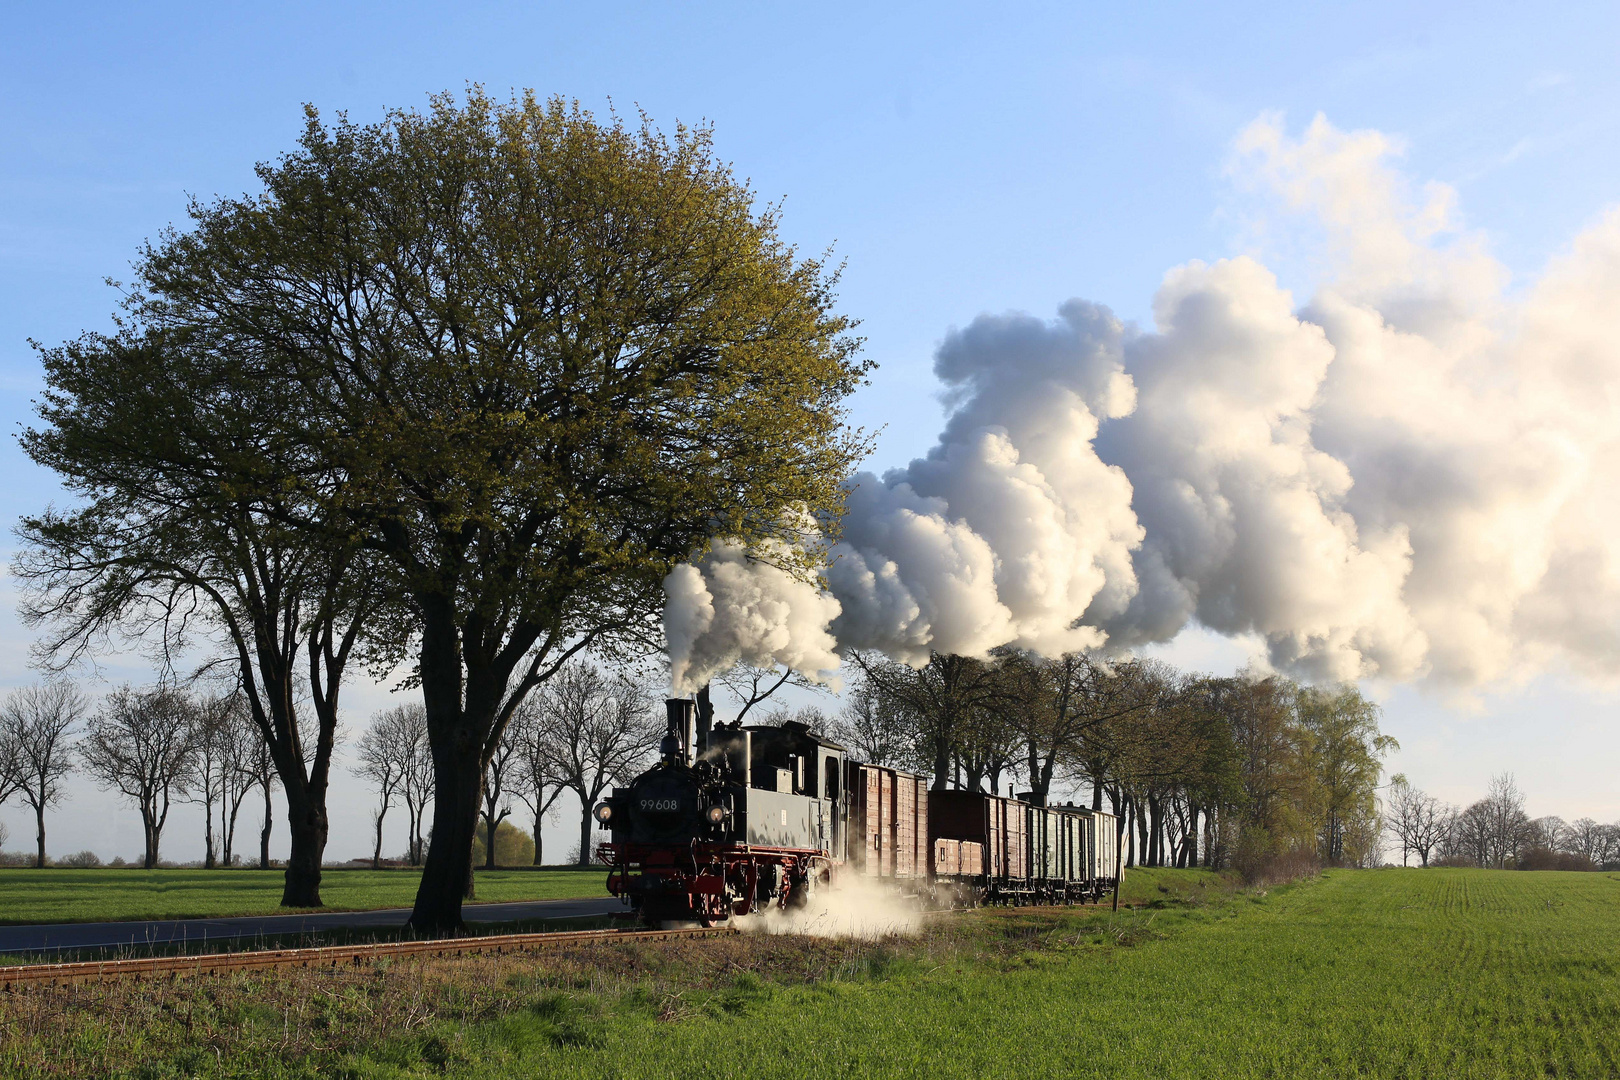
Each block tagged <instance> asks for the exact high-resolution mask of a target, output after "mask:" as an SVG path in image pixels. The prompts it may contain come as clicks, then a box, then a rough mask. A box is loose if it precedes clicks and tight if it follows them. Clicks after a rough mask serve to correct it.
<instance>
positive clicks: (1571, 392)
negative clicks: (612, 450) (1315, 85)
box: [665, 116, 1620, 686]
mask: <svg viewBox="0 0 1620 1080" xmlns="http://www.w3.org/2000/svg"><path fill="white" fill-rule="evenodd" d="M1396 149H1397V148H1396V147H1395V146H1394V145H1393V143H1392V142H1391V140H1389V139H1387V138H1386V137H1384V136H1382V135H1380V134H1378V133H1376V132H1354V133H1346V132H1342V131H1339V130H1337V129H1335V128H1334V127H1333V126H1332V125H1330V124H1328V123H1327V122H1326V121H1325V120H1324V119H1322V118H1321V117H1318V118H1317V119H1316V120H1315V121H1314V122H1313V123H1311V124H1310V125H1309V127H1308V128H1307V129H1306V130H1305V131H1304V132H1303V134H1302V135H1300V136H1299V137H1297V138H1294V137H1290V136H1289V135H1288V134H1287V133H1286V132H1285V130H1284V128H1283V125H1282V123H1281V120H1280V118H1277V117H1273V116H1264V117H1261V118H1260V119H1259V120H1257V121H1255V122H1254V123H1253V124H1251V125H1250V126H1249V127H1248V128H1247V129H1245V131H1244V132H1243V133H1242V134H1241V135H1240V136H1239V138H1238V140H1237V143H1236V147H1235V154H1234V165H1233V173H1234V177H1235V178H1236V179H1237V181H1238V182H1239V183H1240V185H1242V186H1244V187H1247V188H1250V189H1253V190H1254V191H1256V192H1258V193H1259V194H1260V195H1261V196H1262V197H1263V198H1265V199H1266V200H1267V202H1268V204H1269V206H1270V207H1271V215H1272V216H1273V217H1279V216H1280V217H1285V218H1291V219H1294V220H1302V221H1304V222H1305V223H1306V224H1307V225H1308V226H1309V229H1310V231H1311V233H1312V235H1313V236H1314V237H1315V238H1316V241H1317V242H1316V243H1315V244H1314V246H1315V247H1316V248H1317V249H1319V251H1318V253H1319V255H1320V257H1321V259H1322V261H1324V262H1325V264H1326V265H1327V266H1328V267H1329V270H1328V271H1327V272H1326V274H1325V275H1324V284H1323V285H1322V286H1321V287H1320V288H1319V290H1318V292H1317V293H1316V295H1315V296H1313V297H1312V298H1311V299H1310V301H1309V302H1308V303H1306V304H1304V305H1303V306H1300V305H1299V304H1298V303H1296V300H1295V298H1294V297H1293V296H1292V295H1290V294H1289V293H1288V292H1287V291H1286V290H1284V289H1282V288H1280V287H1279V285H1278V283H1277V280H1276V278H1275V276H1274V275H1273V274H1272V273H1271V272H1270V271H1269V270H1268V269H1266V267H1264V266H1263V265H1261V264H1260V263H1259V262H1257V261H1255V260H1254V259H1252V258H1247V257H1242V258H1234V259H1229V260H1223V261H1221V262H1218V263H1215V264H1214V265H1204V264H1201V263H1189V264H1188V265H1185V266H1182V267H1178V268H1176V269H1174V270H1172V271H1170V272H1169V273H1168V274H1167V275H1166V276H1165V279H1164V282H1163V284H1162V285H1161V287H1160V289H1159V292H1158V295H1157V296H1156V297H1155V300H1154V304H1153V313H1154V325H1153V327H1152V329H1151V330H1139V329H1136V328H1134V327H1130V326H1126V325H1124V324H1122V323H1121V322H1120V321H1119V320H1117V319H1116V318H1114V317H1113V315H1111V314H1110V313H1109V312H1108V310H1107V309H1105V308H1102V307H1099V306H1097V305H1094V304H1090V303H1087V302H1085V301H1081V300H1071V301H1069V302H1068V303H1066V304H1064V305H1063V306H1062V307H1061V308H1060V309H1059V312H1058V318H1057V319H1056V320H1054V321H1051V322H1047V321H1043V320H1040V319H1036V318H1033V317H1031V316H1027V315H1002V316H983V317H980V318H978V319H976V320H974V321H973V322H972V323H971V324H969V325H968V326H967V327H966V328H965V329H963V330H960V331H955V332H953V333H951V334H950V335H949V336H948V337H947V339H946V341H945V343H944V344H943V345H942V346H941V348H940V350H939V353H938V355H937V358H936V362H935V371H936V373H937V374H938V376H939V377H940V379H941V381H942V382H943V384H944V386H945V388H946V398H947V403H948V405H949V406H950V407H951V410H952V411H951V414H950V417H949V419H948V421H947V422H946V425H945V429H944V431H943V433H942V434H941V436H940V439H939V442H938V444H937V445H936V446H935V447H934V448H933V449H932V450H931V451H929V453H928V454H927V456H926V457H923V458H920V459H918V460H915V461H913V462H912V463H911V464H910V465H908V466H907V467H906V468H904V469H897V470H894V471H891V472H889V473H888V474H886V475H884V476H883V477H882V478H881V479H880V478H878V477H876V476H873V475H871V474H866V473H863V474H861V475H859V476H857V477H856V478H855V479H854V480H853V481H852V486H851V490H850V496H849V507H848V512H847V514H846V517H845V519H844V521H843V535H842V538H841V540H840V541H839V542H838V543H837V544H835V545H833V547H832V549H831V551H830V552H829V554H830V556H831V561H830V565H829V568H828V570H827V572H826V574H825V580H824V581H823V582H822V583H821V584H822V586H823V588H822V589H820V590H818V589H817V588H814V587H812V586H809V585H806V584H804V583H802V582H798V581H794V580H792V579H791V578H789V577H788V575H786V574H784V573H782V572H781V571H779V570H775V569H774V568H772V567H770V566H768V565H767V564H764V563H752V562H750V561H749V560H747V559H746V558H745V557H744V555H743V553H742V552H741V551H739V550H736V549H735V548H724V547H722V548H718V549H717V550H716V553H715V554H714V555H711V556H710V557H709V558H708V559H707V560H706V561H704V562H703V563H701V564H699V566H698V567H690V566H687V567H681V568H680V569H678V570H677V571H676V573H675V574H672V575H671V577H670V579H669V582H668V589H669V594H670V605H669V609H668V610H667V612H666V619H665V622H666V628H667V629H668V630H669V631H670V641H671V648H672V651H673V653H674V655H675V658H676V664H677V672H678V674H677V681H678V682H680V681H681V680H683V679H684V680H687V681H688V682H696V681H701V678H703V677H707V676H708V675H711V674H713V673H715V672H716V671H718V670H721V669H722V665H724V664H726V663H728V662H735V660H736V659H739V658H741V659H752V660H753V661H754V662H758V660H760V659H766V658H770V659H775V660H777V661H780V662H783V663H789V664H790V665H791V666H795V667H798V668H799V669H800V670H803V671H806V673H807V674H812V675H815V674H816V673H818V672H819V673H823V674H824V673H826V672H828V671H830V670H831V669H832V668H833V667H834V666H836V657H835V656H834V654H833V649H834V643H835V642H836V646H837V648H839V649H848V648H865V649H878V650H881V651H884V652H886V653H888V654H889V655H892V656H894V657H896V658H898V659H901V660H904V661H907V662H911V663H921V662H922V661H924V660H925V659H926V658H927V656H928V653H929V652H930V651H931V650H937V651H941V652H957V653H964V654H970V655H982V654H983V653H985V652H987V651H988V650H990V649H992V648H994V647H996V646H998V645H1003V644H1009V643H1011V644H1015V645H1018V646H1020V647H1024V648H1028V649H1031V650H1033V651H1036V652H1039V653H1043V654H1047V655H1053V654H1057V653H1061V652H1064V651H1067V650H1071V649H1077V648H1095V647H1108V648H1114V649H1129V648H1133V647H1137V646H1140V645H1143V644H1147V643H1150V642H1155V641H1164V640H1168V639H1169V638H1171V637H1173V636H1175V634H1177V633H1178V632H1180V631H1181V630H1182V629H1183V628H1184V627H1186V626H1187V625H1189V624H1190V623H1193V622H1196V623H1198V624H1201V625H1203V626H1205V627H1208V628H1210V629H1212V630H1215V631H1218V632H1220V633H1224V634H1234V635H1236V634H1253V635H1258V636H1259V637H1261V638H1263V639H1264V641H1265V642H1266V647H1267V650H1268V653H1269V658H1270V660H1271V662H1272V663H1273V664H1275V665H1276V666H1278V667H1280V668H1283V669H1285V670H1290V671H1294V672H1297V673H1299V674H1302V675H1304V676H1306V677H1309V678H1319V679H1347V678H1362V677H1373V676H1376V677H1383V678H1391V679H1403V680H1405V679H1415V678H1425V677H1427V678H1433V679H1435V680H1436V681H1438V682H1442V683H1445V684H1448V685H1454V686H1469V685H1476V684H1479V683H1483V682H1489V681H1493V680H1500V679H1513V678H1521V677H1524V676H1526V675H1529V674H1531V673H1534V672H1535V671H1538V670H1542V669H1544V668H1546V667H1547V666H1549V665H1553V664H1571V665H1574V666H1576V667H1578V668H1580V669H1582V670H1584V671H1585V672H1587V673H1589V674H1591V675H1594V676H1597V677H1612V676H1614V675H1616V674H1620V500H1617V499H1616V496H1615V493H1616V491H1617V490H1620V335H1617V333H1616V331H1617V326H1616V316H1615V315H1614V312H1616V311H1620V211H1616V212H1611V213H1610V214H1608V215H1607V216H1605V217H1604V218H1602V219H1601V220H1600V221H1598V222H1597V223H1596V224H1594V225H1593V226H1592V227H1590V228H1589V229H1587V230H1586V231H1585V232H1583V233H1582V234H1581V235H1580V236H1579V237H1578V238H1577V239H1576V240H1575V242H1574V244H1573V245H1572V247H1571V249H1570V250H1569V251H1568V252H1567V253H1565V254H1564V255H1562V256H1560V257H1559V258H1558V259H1556V260H1554V261H1553V263H1552V264H1551V265H1549V266H1548V267H1547V269H1546V270H1545V272H1544V273H1543V274H1542V275H1541V277H1540V279H1539V280H1538V281H1537V282H1536V283H1535V284H1534V285H1533V287H1531V288H1529V289H1528V290H1525V291H1523V292H1522V293H1520V294H1517V295H1510V294H1509V293H1507V292H1506V288H1507V283H1508V274H1507V273H1506V271H1505V270H1504V269H1503V268H1502V267H1501V266H1500V265H1499V264H1498V263H1497V262H1495V261H1494V260H1493V259H1492V258H1490V256H1489V255H1488V254H1487V253H1486V250H1485V246H1484V244H1483V242H1482V241H1481V239H1480V238H1479V237H1478V236H1476V235H1473V234H1470V233H1468V232H1465V231H1463V230H1460V229H1459V228H1458V227H1457V225H1456V222H1455V211H1454V209H1453V205H1454V198H1453V193H1452V192H1451V191H1450V189H1449V188H1445V187H1443V186H1440V185H1430V186H1429V187H1427V188H1425V189H1423V190H1422V191H1421V192H1416V193H1414V192H1412V191H1411V190H1410V188H1409V185H1407V184H1406V183H1405V182H1404V181H1403V179H1402V177H1401V176H1400V174H1399V173H1398V172H1397V171H1395V170H1394V169H1393V168H1392V166H1391V165H1390V159H1391V157H1392V156H1393V155H1394V154H1395V151H1396ZM773 574H774V575H776V576H774V577H773V576H772V575H773ZM829 635H830V636H829ZM789 657H795V658H797V659H796V660H790V659H789Z"/></svg>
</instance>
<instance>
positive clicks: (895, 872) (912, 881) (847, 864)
mask: <svg viewBox="0 0 1620 1080" xmlns="http://www.w3.org/2000/svg"><path fill="white" fill-rule="evenodd" d="M847 768H848V777H847V782H846V784H845V790H846V791H848V792H849V827H848V828H847V829H846V830H845V832H844V836H845V839H846V844H847V847H846V850H845V852H844V872H845V873H848V874H854V875H857V876H860V877H867V878H876V879H881V880H890V881H895V882H897V883H900V884H901V885H902V886H904V887H905V891H907V892H912V891H916V889H917V888H918V887H919V886H921V885H922V884H924V883H925V882H926V880H927V877H928V869H929V857H928V856H929V852H928V778H927V777H924V776H918V775H917V774H915V773H908V772H903V771H901V770H899V769H890V768H886V767H884V766H881V765H867V764H863V763H861V762H850V763H849V765H848V766H847Z"/></svg>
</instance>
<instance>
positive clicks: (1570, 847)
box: [1386, 773, 1620, 870]
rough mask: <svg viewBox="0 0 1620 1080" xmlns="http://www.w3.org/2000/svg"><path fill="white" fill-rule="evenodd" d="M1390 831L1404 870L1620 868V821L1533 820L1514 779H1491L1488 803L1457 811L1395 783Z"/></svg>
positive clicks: (1391, 794) (1400, 782)
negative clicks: (1412, 866)
mask: <svg viewBox="0 0 1620 1080" xmlns="http://www.w3.org/2000/svg"><path fill="white" fill-rule="evenodd" d="M1386 801H1387V806H1388V810H1387V819H1388V824H1389V831H1390V834H1391V836H1392V837H1393V838H1394V840H1395V842H1396V843H1398V844H1399V845H1400V849H1401V865H1403V866H1405V865H1407V863H1408V861H1409V860H1411V859H1416V860H1418V863H1419V865H1421V866H1478V867H1484V868H1490V869H1497V870H1510V869H1520V870H1609V869H1614V868H1616V867H1620V822H1616V823H1613V824H1605V823H1603V822H1599V821H1594V820H1593V819H1592V818H1589V817H1583V818H1579V819H1577V820H1576V821H1573V822H1570V821H1565V820H1564V819H1563V818H1561V817H1558V816H1557V815H1556V814H1550V815H1547V816H1545V817H1539V818H1532V817H1530V815H1529V813H1528V812H1526V810H1525V797H1524V793H1523V792H1521V791H1520V790H1519V787H1518V784H1517V783H1516V782H1515V781H1514V779H1513V774H1511V773H1502V774H1500V775H1498V776H1494V777H1492V778H1491V782H1490V786H1489V788H1488V790H1487V792H1486V794H1485V797H1484V798H1482V799H1479V800H1477V801H1475V802H1473V803H1470V804H1469V805H1468V806H1466V807H1458V806H1452V805H1450V804H1448V803H1445V802H1443V801H1441V800H1440V799H1437V798H1435V797H1434V796H1433V795H1430V794H1428V793H1427V792H1425V791H1423V790H1421V789H1419V788H1416V787H1413V786H1412V785H1411V783H1410V782H1409V781H1408V780H1407V779H1406V777H1404V776H1399V775H1398V776H1396V777H1394V778H1393V779H1392V780H1391V782H1390V792H1389V797H1388V799H1387V800H1386Z"/></svg>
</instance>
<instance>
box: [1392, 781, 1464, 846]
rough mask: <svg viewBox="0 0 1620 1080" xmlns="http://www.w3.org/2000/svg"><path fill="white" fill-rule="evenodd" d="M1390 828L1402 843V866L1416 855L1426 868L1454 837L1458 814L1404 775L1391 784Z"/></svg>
mask: <svg viewBox="0 0 1620 1080" xmlns="http://www.w3.org/2000/svg"><path fill="white" fill-rule="evenodd" d="M1387 804H1388V808H1389V814H1388V818H1387V821H1388V825H1389V829H1390V831H1391V832H1393V833H1394V834H1395V837H1396V839H1398V840H1399V841H1400V843H1401V865H1402V866H1405V865H1406V860H1407V857H1408V855H1416V856H1417V857H1418V858H1419V859H1420V860H1422V864H1423V865H1424V866H1428V865H1429V856H1430V855H1431V854H1433V853H1434V851H1435V850H1436V849H1437V848H1439V847H1440V846H1441V845H1443V844H1444V843H1445V841H1446V837H1448V836H1449V835H1450V834H1451V831H1452V827H1453V822H1452V819H1453V818H1454V817H1455V816H1456V811H1454V810H1453V809H1452V808H1451V807H1449V806H1447V805H1446V804H1445V803H1443V802H1441V801H1440V800H1439V799H1437V798H1435V797H1434V796H1433V795H1430V794H1428V793H1427V792H1425V791H1421V790H1419V789H1418V788H1415V787H1413V786H1412V785H1411V783H1410V782H1408V781H1407V779H1406V776H1405V775H1404V774H1402V773H1396V774H1395V776H1394V777H1393V778H1391V780H1390V783H1389V798H1388V800H1387Z"/></svg>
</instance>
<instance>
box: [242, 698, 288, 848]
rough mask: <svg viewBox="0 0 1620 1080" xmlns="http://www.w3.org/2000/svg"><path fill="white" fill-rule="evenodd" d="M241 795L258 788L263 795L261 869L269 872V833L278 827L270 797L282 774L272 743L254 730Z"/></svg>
mask: <svg viewBox="0 0 1620 1080" xmlns="http://www.w3.org/2000/svg"><path fill="white" fill-rule="evenodd" d="M241 776H242V793H243V795H244V796H246V795H247V794H248V793H249V792H252V791H253V790H254V789H255V788H256V789H258V790H259V791H261V792H263V794H264V813H263V816H262V817H261V818H260V821H259V869H260V870H268V869H270V833H271V830H272V829H273V827H274V826H275V820H276V819H275V804H274V803H273V802H272V801H271V798H270V797H271V795H273V794H274V793H275V790H276V787H277V785H278V784H280V782H281V774H280V773H279V772H277V771H276V760H275V757H274V756H273V755H272V754H271V752H270V744H269V743H266V742H265V741H264V740H263V739H261V738H259V737H258V729H257V728H256V727H255V728H254V738H253V741H252V743H251V745H250V747H249V752H248V753H247V755H246V756H245V757H243V759H242V765H241Z"/></svg>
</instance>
